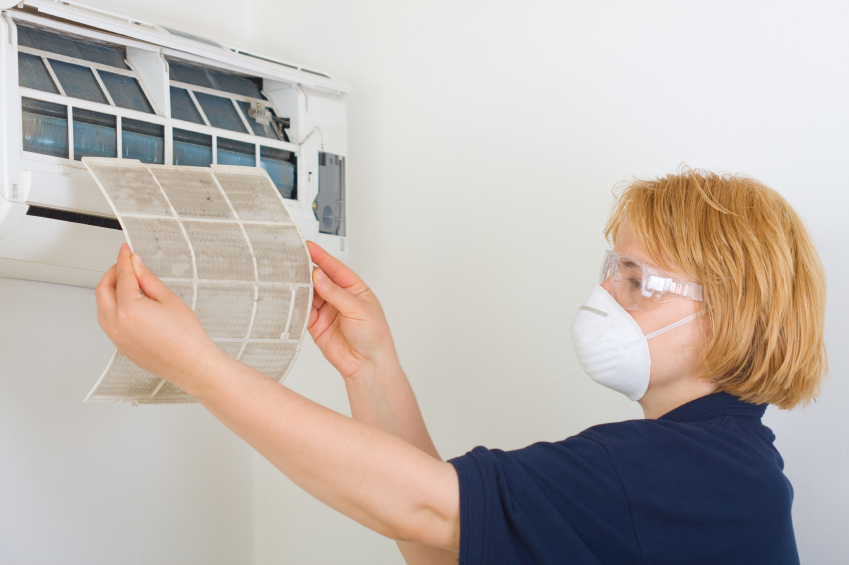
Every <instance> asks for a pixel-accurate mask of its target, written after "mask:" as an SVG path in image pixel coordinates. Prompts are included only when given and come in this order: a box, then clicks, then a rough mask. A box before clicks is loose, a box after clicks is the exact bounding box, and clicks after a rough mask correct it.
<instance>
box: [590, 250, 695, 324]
mask: <svg viewBox="0 0 849 565" xmlns="http://www.w3.org/2000/svg"><path fill="white" fill-rule="evenodd" d="M608 279H610V281H611V285H610V294H611V296H613V298H614V299H615V300H616V302H618V303H619V305H620V306H622V308H624V309H625V310H650V309H652V308H654V307H655V306H657V305H658V304H661V303H663V302H669V301H670V300H675V299H676V298H687V299H688V300H698V301H701V300H702V287H701V285H698V284H696V283H691V282H685V281H681V280H678V279H676V278H675V277H674V276H673V275H672V274H671V273H667V272H666V271H661V270H660V269H656V268H654V267H650V266H649V265H646V264H645V263H643V262H642V261H640V260H639V259H637V258H636V257H633V256H631V255H626V254H624V253H617V252H616V251H606V252H605V255H604V264H603V265H602V269H601V282H604V281H606V280H608Z"/></svg>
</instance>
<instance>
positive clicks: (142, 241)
mask: <svg viewBox="0 0 849 565" xmlns="http://www.w3.org/2000/svg"><path fill="white" fill-rule="evenodd" d="M123 224H124V230H125V232H126V233H127V234H129V235H128V239H129V240H130V241H131V242H132V245H133V251H134V252H135V253H138V254H139V256H140V257H141V258H142V259H143V260H144V264H145V266H146V267H147V268H148V269H150V272H152V273H153V274H154V275H156V276H157V277H160V278H173V279H185V278H193V277H194V269H192V252H191V250H190V249H189V246H188V244H187V243H186V238H185V236H184V235H183V231H182V230H181V229H180V224H179V223H178V222H177V221H176V220H166V219H159V218H137V217H125V218H124V219H123Z"/></svg>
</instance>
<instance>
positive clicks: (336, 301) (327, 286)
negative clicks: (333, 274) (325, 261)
mask: <svg viewBox="0 0 849 565" xmlns="http://www.w3.org/2000/svg"><path fill="white" fill-rule="evenodd" d="M312 279H313V284H314V285H315V292H316V294H318V295H319V296H320V297H321V298H323V299H324V300H325V301H327V302H329V303H330V305H331V306H333V307H334V308H336V310H338V311H339V313H340V314H342V315H343V316H348V317H359V316H362V315H363V313H364V311H365V304H363V302H362V300H360V299H359V298H357V297H356V296H354V295H353V294H351V293H350V292H348V291H347V290H345V289H344V288H342V287H340V286H339V285H337V284H336V283H334V282H333V281H332V280H330V277H328V276H327V275H326V274H325V273H324V271H322V270H321V269H320V268H318V267H316V268H315V269H313V272H312Z"/></svg>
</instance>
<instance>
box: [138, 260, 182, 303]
mask: <svg viewBox="0 0 849 565" xmlns="http://www.w3.org/2000/svg"><path fill="white" fill-rule="evenodd" d="M133 272H134V273H135V275H136V279H138V281H139V288H140V289H141V291H142V292H143V293H144V295H145V296H147V297H148V298H152V299H153V300H156V301H157V302H163V301H164V300H166V299H167V298H168V295H169V294H173V293H172V292H171V290H169V288H168V287H167V286H165V283H163V282H162V281H161V280H159V279H158V278H157V277H156V275H154V274H153V273H151V272H150V270H149V269H148V268H147V267H145V266H144V261H142V258H141V257H139V254H138V253H133Z"/></svg>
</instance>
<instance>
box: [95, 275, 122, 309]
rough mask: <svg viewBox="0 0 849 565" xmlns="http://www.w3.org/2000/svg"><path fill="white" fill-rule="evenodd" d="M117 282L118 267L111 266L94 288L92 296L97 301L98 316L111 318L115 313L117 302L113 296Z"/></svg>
mask: <svg viewBox="0 0 849 565" xmlns="http://www.w3.org/2000/svg"><path fill="white" fill-rule="evenodd" d="M117 282H118V265H112V267H110V268H109V270H108V271H106V274H105V275H103V278H102V279H100V282H99V283H97V286H96V287H94V296H95V298H96V299H97V310H98V312H99V313H100V314H105V315H106V316H107V317H111V316H112V314H113V313H114V312H115V304H116V303H117V301H118V298H117V296H116V295H115V285H116V283H117Z"/></svg>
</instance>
